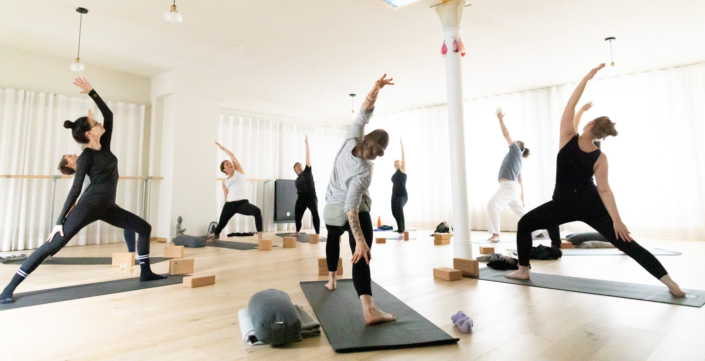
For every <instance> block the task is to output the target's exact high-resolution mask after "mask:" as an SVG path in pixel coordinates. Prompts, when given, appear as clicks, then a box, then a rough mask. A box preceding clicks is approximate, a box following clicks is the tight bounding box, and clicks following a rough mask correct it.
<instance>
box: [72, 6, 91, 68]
mask: <svg viewBox="0 0 705 361" xmlns="http://www.w3.org/2000/svg"><path fill="white" fill-rule="evenodd" d="M76 12H77V13H79V14H81V19H80V20H79V22H78V53H77V54H76V61H74V62H73V63H72V64H71V70H73V71H83V69H85V68H86V66H85V65H83V63H81V27H82V26H83V14H88V9H86V8H76Z"/></svg>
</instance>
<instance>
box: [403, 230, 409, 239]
mask: <svg viewBox="0 0 705 361" xmlns="http://www.w3.org/2000/svg"><path fill="white" fill-rule="evenodd" d="M404 240H405V241H408V240H409V232H404Z"/></svg>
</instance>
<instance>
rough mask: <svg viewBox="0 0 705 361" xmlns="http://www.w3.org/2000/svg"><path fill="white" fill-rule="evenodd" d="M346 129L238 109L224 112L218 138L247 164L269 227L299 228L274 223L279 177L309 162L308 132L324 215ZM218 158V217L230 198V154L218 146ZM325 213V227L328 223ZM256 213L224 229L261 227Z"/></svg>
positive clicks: (306, 223) (252, 192)
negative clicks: (226, 188) (224, 169)
mask: <svg viewBox="0 0 705 361" xmlns="http://www.w3.org/2000/svg"><path fill="white" fill-rule="evenodd" d="M345 133H346V132H345V131H344V130H342V129H336V128H328V127H321V126H313V125H306V124H296V123H290V122H282V121H276V120H268V119H262V118H252V117H243V116H238V115H232V114H221V116H220V124H219V128H218V142H219V143H220V144H222V145H223V146H224V147H225V148H227V149H229V150H230V151H232V152H233V154H234V155H235V157H236V158H237V160H238V161H239V162H240V164H242V167H243V169H244V171H245V176H246V177H247V178H248V179H251V180H252V181H248V182H247V184H248V189H247V191H248V200H249V201H250V203H252V204H255V205H256V206H258V207H259V208H260V209H261V210H262V217H263V219H264V231H265V232H269V231H277V230H291V229H295V228H296V227H295V226H294V224H293V223H284V224H274V223H273V222H272V219H273V210H274V208H273V207H274V182H273V181H274V180H275V179H296V173H295V172H294V163H296V162H300V163H301V164H302V165H304V166H305V164H306V144H305V143H304V139H305V137H306V135H308V141H309V145H310V149H311V151H310V154H311V170H312V171H313V177H314V180H315V181H316V194H317V195H318V208H319V214H320V215H321V218H322V217H323V207H325V191H326V187H327V186H328V178H329V177H330V172H331V169H332V166H333V159H334V157H335V154H336V153H337V151H338V149H339V148H340V146H341V145H342V144H343V140H344V138H345ZM213 148H214V150H215V151H216V153H215V154H216V155H215V162H214V167H213V170H214V172H213V173H214V174H213V176H214V177H213V179H214V187H215V190H216V196H217V200H218V201H217V202H216V205H217V206H216V209H214V213H213V215H214V220H216V221H217V220H218V218H219V217H220V212H221V210H222V207H223V204H224V202H225V199H224V193H223V187H222V180H218V181H215V179H216V178H224V177H225V175H224V174H223V173H221V172H220V163H221V162H222V161H224V160H226V159H228V158H227V155H226V154H225V153H223V152H222V151H220V150H219V149H218V148H217V147H215V146H214V147H213ZM323 223H324V222H323V219H321V224H322V225H321V227H323ZM303 228H313V226H312V224H311V215H310V212H308V211H306V214H305V216H304V219H303ZM255 231H256V229H255V222H254V218H253V217H245V216H241V215H236V216H235V217H233V218H232V219H231V220H230V222H229V223H228V226H227V227H226V228H225V229H224V230H223V235H225V234H228V233H231V232H255Z"/></svg>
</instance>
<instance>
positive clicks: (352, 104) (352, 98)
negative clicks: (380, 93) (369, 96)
mask: <svg viewBox="0 0 705 361" xmlns="http://www.w3.org/2000/svg"><path fill="white" fill-rule="evenodd" d="M350 119H355V94H350Z"/></svg>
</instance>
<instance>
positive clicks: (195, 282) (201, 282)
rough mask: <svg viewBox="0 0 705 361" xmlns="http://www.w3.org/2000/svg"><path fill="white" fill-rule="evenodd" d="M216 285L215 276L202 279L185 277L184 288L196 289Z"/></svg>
mask: <svg viewBox="0 0 705 361" xmlns="http://www.w3.org/2000/svg"><path fill="white" fill-rule="evenodd" d="M214 284H215V275H212V276H201V277H184V287H188V288H196V287H203V286H210V285H214Z"/></svg>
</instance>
